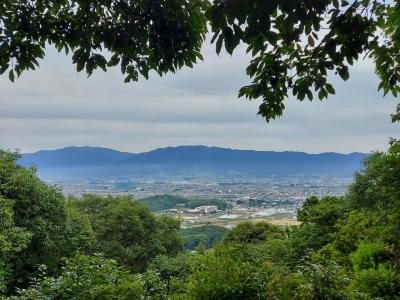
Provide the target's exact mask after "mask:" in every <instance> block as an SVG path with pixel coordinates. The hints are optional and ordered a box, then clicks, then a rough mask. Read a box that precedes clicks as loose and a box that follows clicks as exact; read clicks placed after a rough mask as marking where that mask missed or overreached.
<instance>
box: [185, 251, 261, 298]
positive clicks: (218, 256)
mask: <svg viewBox="0 0 400 300" xmlns="http://www.w3.org/2000/svg"><path fill="white" fill-rule="evenodd" d="M250 254H251V255H250ZM196 259H197V260H196V261H195V263H194V264H193V270H192V275H191V276H190V277H189V278H188V294H189V297H191V298H193V299H264V298H265V295H264V286H265V284H266V282H267V278H268V265H263V264H261V265H260V264H256V262H258V263H259V262H260V260H259V257H258V255H257V253H256V252H250V253H247V251H246V248H240V249H235V248H229V247H223V246H217V247H216V248H215V249H214V250H213V251H209V252H206V253H205V254H204V255H199V256H197V257H196Z"/></svg>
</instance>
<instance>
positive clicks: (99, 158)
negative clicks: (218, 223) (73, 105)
mask: <svg viewBox="0 0 400 300" xmlns="http://www.w3.org/2000/svg"><path fill="white" fill-rule="evenodd" d="M365 157H366V154H364V153H358V152H354V153H350V154H340V153H334V152H326V153H320V154H308V153H305V152H295V151H284V152H275V151H255V150H234V149H226V148H219V147H207V146H178V147H166V148H159V149H156V150H152V151H149V152H143V153H137V154H135V153H128V152H120V151H116V150H112V149H108V148H99V147H66V148H62V149H57V150H41V151H38V152H35V153H29V154H24V155H23V157H22V158H21V159H20V161H19V163H20V164H21V165H23V166H32V165H36V166H37V167H38V169H39V174H40V173H42V174H44V175H45V176H46V174H48V175H50V176H51V174H57V175H58V176H59V177H63V176H65V177H70V176H84V177H87V176H92V177H93V176H99V177H103V176H115V175H124V176H125V175H132V176H140V175H146V176H147V175H155V176H156V175H163V176H252V177H268V176H273V175H275V176H296V175H310V176H314V175H315V176H321V175H328V176H351V175H352V174H353V173H354V172H355V171H356V170H358V169H359V168H360V162H361V161H362V160H363V159H364V158H365Z"/></svg>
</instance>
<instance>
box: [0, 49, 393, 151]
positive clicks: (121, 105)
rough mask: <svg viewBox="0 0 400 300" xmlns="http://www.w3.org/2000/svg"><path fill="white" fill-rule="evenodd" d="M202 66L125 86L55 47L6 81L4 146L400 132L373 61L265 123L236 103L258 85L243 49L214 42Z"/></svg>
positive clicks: (284, 142)
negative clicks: (79, 66)
mask: <svg viewBox="0 0 400 300" xmlns="http://www.w3.org/2000/svg"><path fill="white" fill-rule="evenodd" d="M203 53H204V58H205V61H204V62H200V63H199V64H197V65H196V66H195V67H194V68H193V69H188V68H186V69H184V70H180V71H178V73H176V74H171V75H167V76H165V77H162V78H159V77H158V76H157V75H153V76H151V78H150V80H148V81H146V80H145V79H143V78H142V80H140V81H139V82H137V83H129V84H124V83H123V76H122V75H121V74H120V72H119V70H113V71H111V70H110V71H108V72H107V73H104V72H103V71H101V70H99V71H98V72H96V73H95V74H94V75H93V76H92V77H90V78H87V77H86V75H85V74H84V73H76V71H75V66H74V65H72V62H71V57H66V56H65V55H64V54H57V53H56V51H54V50H51V49H49V50H48V51H47V56H46V58H45V59H44V61H42V62H41V67H40V69H38V70H36V71H30V72H26V73H24V74H23V75H22V77H21V78H20V79H18V80H16V82H15V83H11V82H9V81H8V78H7V77H6V76H2V77H0V147H2V148H6V149H14V148H19V149H21V150H22V151H23V152H32V151H36V150H39V149H54V148H61V147H64V146H70V145H74V146H84V145H90V146H103V147H109V148H113V149H118V150H123V151H131V152H141V151H146V150H151V149H154V148H159V147H165V146H177V145H200V144H202V145H210V146H211V145H213V146H220V147H230V148H239V149H257V150H277V151H280V150H297V151H306V152H311V153H317V152H326V151H336V152H353V151H362V152H368V151H371V150H377V149H380V150H383V149H386V148H387V144H388V139H389V137H400V135H399V133H400V131H399V129H400V125H399V124H396V125H394V124H392V123H391V121H390V114H391V113H393V112H394V109H395V106H396V103H397V101H398V100H396V99H394V98H393V97H385V98H382V95H381V94H380V93H378V92H377V78H376V76H375V75H374V72H373V67H372V65H371V64H370V63H367V62H361V63H359V64H357V66H355V67H354V68H353V69H352V72H351V79H350V80H349V81H347V82H343V81H341V80H339V79H334V80H333V83H334V85H335V88H336V95H335V96H333V97H330V98H329V99H328V100H326V101H323V102H319V101H315V102H309V101H304V102H302V103H300V102H298V101H296V100H294V99H288V100H287V101H286V107H287V109H286V110H285V112H284V116H283V117H281V118H279V119H277V120H275V121H272V122H270V123H266V122H265V121H264V120H263V119H262V118H260V117H259V116H257V109H258V105H259V102H257V101H253V102H249V101H247V100H245V99H240V100H238V99H237V91H238V89H239V88H240V87H241V86H242V85H244V84H246V83H248V82H250V81H249V79H248V78H247V77H246V75H245V68H246V66H247V63H248V61H249V58H248V57H246V55H245V53H244V51H238V52H236V53H235V54H234V55H233V57H231V56H229V55H228V54H226V53H223V54H221V55H220V56H219V57H218V56H217V55H216V54H215V51H214V47H213V46H210V45H209V41H207V42H206V44H205V46H204V51H203Z"/></svg>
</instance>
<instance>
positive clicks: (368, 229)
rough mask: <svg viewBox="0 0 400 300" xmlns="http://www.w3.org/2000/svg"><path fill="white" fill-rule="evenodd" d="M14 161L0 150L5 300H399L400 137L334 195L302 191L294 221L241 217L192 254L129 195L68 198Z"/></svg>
mask: <svg viewBox="0 0 400 300" xmlns="http://www.w3.org/2000/svg"><path fill="white" fill-rule="evenodd" d="M17 157H18V156H17V155H16V154H13V153H8V152H1V153H0V220H1V221H2V222H0V298H2V299H3V298H5V299H10V300H11V299H71V298H73V299H282V300H287V299H293V300H295V299H296V300H297V299H310V300H313V299H315V300H318V299H343V300H359V299H365V300H367V299H385V300H386V299H387V300H392V299H400V267H399V266H400V243H399V232H400V208H399V201H400V198H399V197H400V196H399V195H400V193H399V191H400V185H399V178H400V176H399V174H400V142H395V141H393V142H392V144H391V146H390V148H389V150H388V151H387V152H376V153H373V154H371V155H370V156H369V157H367V158H366V160H365V162H364V164H363V168H362V169H361V171H360V172H359V173H357V174H356V176H355V180H354V183H353V184H352V185H351V186H350V188H349V190H348V192H347V194H346V195H344V196H343V197H333V196H329V197H322V198H317V197H310V198H308V199H307V200H306V201H305V202H304V204H303V206H302V208H301V209H300V210H299V212H298V219H299V220H300V221H301V225H299V226H293V227H283V226H276V225H272V224H268V223H266V222H255V223H252V222H249V221H246V222H242V223H239V224H237V226H236V227H234V228H233V229H231V230H230V231H228V232H227V233H226V234H225V235H224V237H222V240H221V241H219V242H218V243H216V244H214V245H213V246H212V247H211V248H209V249H205V247H204V245H203V246H202V244H201V243H200V245H199V246H198V248H197V250H196V251H192V252H184V250H183V249H182V244H181V242H182V241H181V237H180V236H179V232H178V229H179V221H178V220H174V219H172V218H171V217H168V216H162V215H159V216H157V215H154V214H152V213H151V212H150V210H149V209H148V208H147V207H145V206H144V205H143V204H141V203H139V202H137V201H133V199H131V198H129V197H111V196H108V197H104V196H103V197H102V196H96V195H85V196H84V197H82V198H74V197H71V198H69V199H65V198H64V197H63V195H62V194H61V193H60V192H59V191H57V189H55V188H54V187H52V186H48V185H46V184H44V183H43V182H42V181H40V180H39V179H38V178H37V177H36V175H35V170H33V169H25V168H22V167H19V166H17V165H16V164H15V159H16V158H17ZM50 212H52V213H50ZM40 216H41V217H40ZM197 229H198V230H192V231H191V233H195V234H196V233H206V231H204V229H205V228H197ZM203 242H204V240H203ZM99 252H100V253H99Z"/></svg>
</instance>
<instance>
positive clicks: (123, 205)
mask: <svg viewBox="0 0 400 300" xmlns="http://www.w3.org/2000/svg"><path fill="white" fill-rule="evenodd" d="M69 201H70V202H71V205H73V206H74V207H75V208H76V209H78V210H79V211H81V212H83V213H85V214H88V215H89V217H90V222H91V225H92V228H93V231H94V233H95V236H96V239H97V242H98V250H99V251H101V252H103V253H104V254H105V255H106V256H107V257H109V258H112V259H115V260H117V261H118V263H119V264H121V265H123V266H125V267H127V268H129V269H130V270H132V271H135V272H140V271H144V270H145V268H146V267H147V265H148V263H149V262H150V261H151V260H152V259H154V258H155V257H156V256H157V255H161V254H165V255H174V254H176V253H177V252H178V251H179V250H181V249H182V240H181V237H180V236H179V232H178V231H179V228H180V222H179V221H178V220H176V219H173V218H170V217H167V216H160V217H156V216H155V215H153V214H152V213H151V212H150V210H149V209H148V208H147V207H146V206H145V205H143V204H141V203H139V202H137V201H134V200H133V199H132V198H131V197H111V196H108V197H101V196H96V195H84V196H83V198H82V199H74V198H71V199H69Z"/></svg>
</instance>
